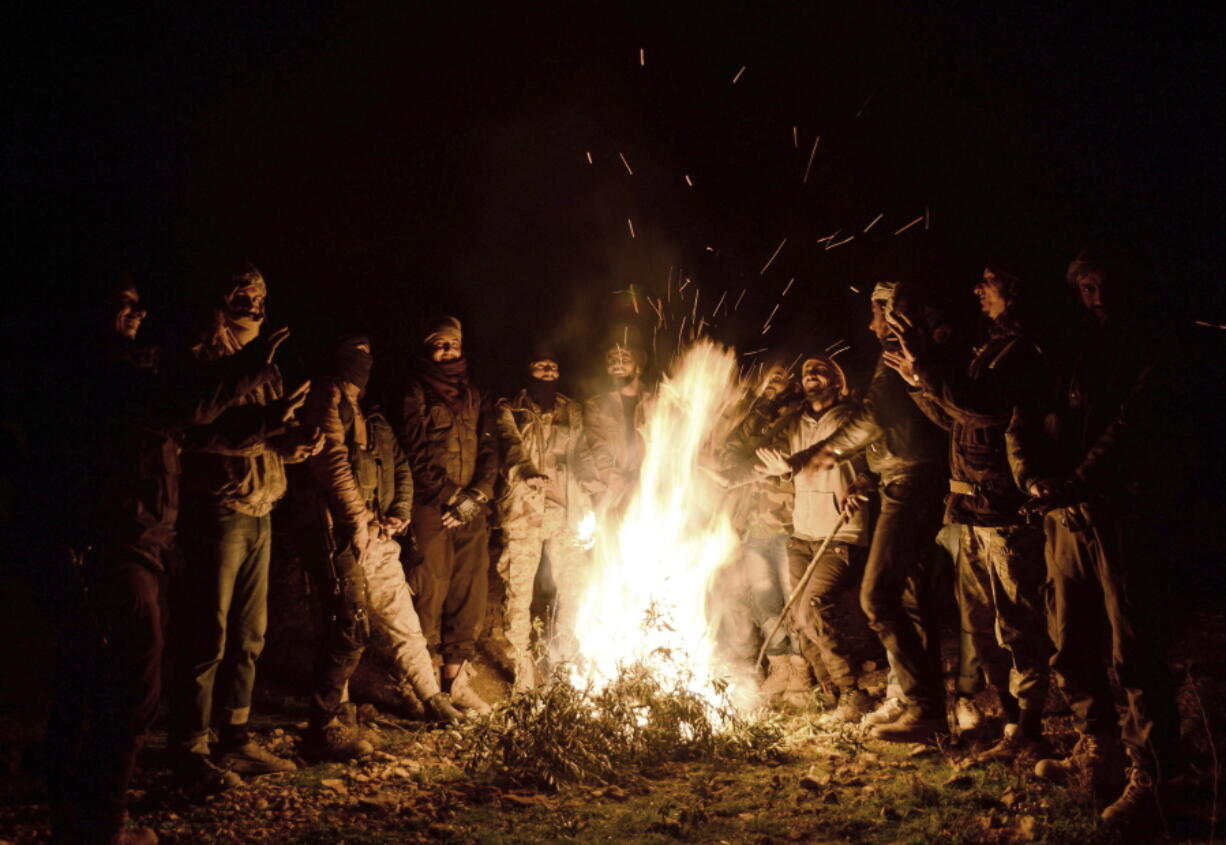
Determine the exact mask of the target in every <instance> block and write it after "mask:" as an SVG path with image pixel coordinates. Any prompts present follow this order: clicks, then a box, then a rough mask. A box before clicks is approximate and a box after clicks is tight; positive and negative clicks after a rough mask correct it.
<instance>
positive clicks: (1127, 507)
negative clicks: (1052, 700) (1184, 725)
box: [1009, 250, 1183, 822]
mask: <svg viewBox="0 0 1226 845" xmlns="http://www.w3.org/2000/svg"><path fill="white" fill-rule="evenodd" d="M1068 281H1069V283H1070V284H1071V285H1074V286H1076V289H1077V293H1078V295H1079V297H1080V300H1081V305H1082V307H1083V313H1084V316H1085V318H1086V319H1085V321H1084V333H1083V334H1082V335H1081V336H1080V337H1078V338H1077V342H1076V345H1075V347H1074V348H1073V349H1072V350H1070V351H1069V352H1068V353H1067V354H1066V355H1064V356H1062V357H1061V359H1060V360H1058V361H1057V362H1056V365H1055V371H1056V377H1055V379H1054V383H1053V384H1052V385H1051V389H1050V390H1048V391H1044V392H1043V394H1042V397H1043V398H1042V399H1040V400H1038V401H1035V402H1033V403H1029V404H1027V405H1024V406H1022V407H1020V408H1019V409H1018V411H1017V413H1016V414H1015V416H1014V419H1013V421H1012V422H1011V424H1010V427H1009V436H1010V449H1011V451H1010V461H1011V462H1012V464H1013V470H1014V476H1015V478H1016V479H1017V482H1018V484H1019V485H1021V487H1022V488H1023V489H1025V490H1026V491H1028V492H1029V493H1030V494H1031V495H1032V496H1033V497H1034V498H1033V499H1032V500H1031V501H1030V502H1028V503H1027V505H1026V506H1025V510H1026V511H1028V512H1030V513H1036V514H1039V513H1041V514H1044V517H1043V530H1044V533H1045V535H1046V546H1045V552H1046V558H1047V579H1048V584H1049V585H1050V589H1051V593H1050V595H1049V599H1048V601H1049V605H1048V624H1049V626H1050V630H1051V634H1052V641H1053V643H1054V645H1055V650H1056V651H1055V655H1054V656H1053V657H1052V661H1051V666H1052V669H1053V671H1054V672H1055V674H1056V680H1057V682H1058V684H1059V686H1060V689H1061V690H1062V691H1063V692H1064V694H1065V697H1066V698H1067V699H1068V701H1069V704H1070V706H1071V707H1072V710H1073V714H1074V716H1075V719H1076V723H1077V729H1078V731H1079V733H1080V734H1081V740H1080V742H1079V743H1078V744H1077V747H1076V749H1075V750H1074V752H1073V754H1072V755H1071V756H1070V757H1068V758H1067V759H1064V760H1055V759H1048V760H1042V761H1040V762H1039V764H1038V765H1037V767H1036V768H1035V774H1037V775H1038V776H1039V777H1043V778H1048V779H1051V780H1060V781H1063V780H1067V779H1069V778H1070V776H1075V775H1081V776H1083V777H1088V779H1089V780H1090V782H1091V783H1092V784H1093V785H1094V786H1095V788H1096V792H1097V794H1098V796H1099V797H1100V798H1102V799H1104V800H1110V798H1111V797H1113V796H1115V797H1116V800H1115V801H1114V802H1113V803H1112V804H1110V805H1109V806H1108V807H1106V808H1105V809H1104V810H1103V812H1102V817H1103V819H1105V820H1109V821H1116V822H1127V821H1130V820H1133V821H1135V820H1147V819H1151V818H1153V817H1154V814H1155V813H1158V812H1159V811H1160V804H1159V800H1158V798H1159V790H1158V786H1159V785H1161V783H1162V782H1163V781H1165V780H1167V779H1169V778H1171V777H1172V776H1173V774H1174V773H1175V771H1176V750H1177V745H1178V739H1179V715H1178V712H1177V710H1176V707H1175V696H1174V688H1173V684H1172V681H1171V678H1170V675H1169V674H1168V671H1167V668H1166V665H1165V654H1166V645H1167V643H1168V633H1167V631H1168V619H1167V616H1166V613H1165V611H1166V610H1167V601H1166V595H1167V594H1166V589H1165V583H1166V581H1167V573H1166V571H1165V570H1164V567H1163V559H1164V556H1165V555H1167V554H1169V552H1168V550H1167V549H1166V548H1165V543H1164V540H1165V536H1164V532H1167V531H1169V526H1170V525H1171V524H1172V522H1173V521H1174V519H1175V516H1174V514H1173V513H1172V512H1171V508H1172V506H1176V507H1177V506H1178V502H1179V499H1178V497H1175V496H1171V495H1169V485H1170V478H1171V474H1172V472H1174V470H1172V469H1171V468H1172V467H1175V466H1178V464H1179V460H1178V454H1179V450H1180V449H1181V448H1183V444H1182V443H1181V442H1180V440H1179V438H1178V436H1176V429H1175V428H1174V425H1173V423H1172V417H1174V418H1175V419H1176V420H1177V419H1178V416H1179V411H1178V405H1177V402H1176V397H1175V396H1174V395H1173V393H1174V390H1173V387H1174V386H1175V383H1176V382H1175V380H1174V379H1175V376H1174V371H1173V370H1172V369H1171V367H1170V365H1169V363H1168V362H1167V361H1166V360H1164V357H1163V356H1162V355H1160V349H1162V348H1163V344H1161V343H1160V341H1159V338H1158V337H1157V334H1158V333H1157V332H1155V331H1154V326H1153V320H1152V317H1150V316H1149V315H1148V314H1146V313H1144V312H1143V311H1142V309H1141V308H1140V307H1139V302H1138V300H1139V298H1140V291H1141V290H1142V285H1144V284H1146V283H1148V282H1149V280H1148V279H1146V278H1144V277H1143V274H1142V273H1140V272H1139V271H1138V269H1137V267H1136V265H1135V263H1134V261H1133V260H1132V259H1131V258H1130V257H1129V256H1127V255H1124V254H1122V253H1119V252H1114V251H1110V250H1097V251H1096V250H1086V251H1084V252H1082V253H1081V254H1080V255H1079V256H1078V257H1077V259H1076V260H1074V261H1073V262H1072V264H1070V265H1069V269H1068ZM1104 627H1109V628H1110V630H1111V654H1110V662H1111V664H1112V666H1113V668H1114V670H1115V675H1116V677H1117V678H1118V680H1119V683H1120V686H1121V687H1123V689H1124V693H1125V698H1126V701H1127V707H1126V711H1125V715H1124V719H1123V724H1122V731H1121V728H1120V724H1119V721H1118V719H1117V715H1116V710H1115V704H1114V699H1113V696H1112V693H1111V685H1110V682H1109V680H1108V675H1107V658H1106V656H1105V655H1104V654H1103V639H1102V629H1103V628H1104ZM1121 739H1122V740H1123V744H1124V746H1125V748H1126V750H1127V753H1128V757H1129V759H1130V761H1131V766H1130V767H1129V769H1128V782H1127V786H1126V787H1125V789H1124V791H1123V793H1122V794H1121V793H1119V792H1118V789H1119V787H1120V780H1119V778H1120V775H1121V774H1122V769H1123V767H1122V765H1121V763H1122V761H1121V754H1120V740H1121Z"/></svg>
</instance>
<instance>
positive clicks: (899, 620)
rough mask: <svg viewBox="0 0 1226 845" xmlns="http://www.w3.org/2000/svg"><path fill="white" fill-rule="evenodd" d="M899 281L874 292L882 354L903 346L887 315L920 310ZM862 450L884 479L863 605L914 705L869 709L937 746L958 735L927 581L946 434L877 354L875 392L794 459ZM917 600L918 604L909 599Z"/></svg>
mask: <svg viewBox="0 0 1226 845" xmlns="http://www.w3.org/2000/svg"><path fill="white" fill-rule="evenodd" d="M906 294H907V291H905V290H904V288H903V286H902V285H901V284H900V283H898V282H880V283H878V284H877V285H876V286H875V287H874V288H873V292H872V296H871V302H870V304H871V307H872V315H873V316H872V320H871V321H870V323H869V330H870V331H871V332H872V333H873V334H874V335H875V336H876V337H877V340H878V342H879V343H880V344H881V346H882V349H883V352H884V351H885V350H889V349H896V348H897V343H898V341H897V339H896V338H895V337H894V330H893V329H892V328H891V327H890V325H889V323H888V322H887V320H886V317H887V316H888V315H889V314H890V313H891V312H893V311H895V310H902V311H905V310H906V309H907V308H908V307H913V303H909V302H908V301H907V298H906ZM860 452H863V453H864V455H865V458H866V459H867V462H868V468H869V472H870V473H871V474H872V475H873V476H875V477H876V478H875V480H876V482H877V489H878V492H879V494H880V496H881V511H880V513H879V515H878V517H877V523H876V525H875V526H874V528H873V536H872V541H871V544H870V545H869V552H868V561H867V562H866V563H865V566H864V578H863V581H862V582H861V586H860V605H861V607H862V608H863V610H864V615H865V616H867V617H868V622H869V627H871V628H872V629H873V630H874V631H875V632H876V633H877V636H878V637H879V638H880V640H881V645H882V646H883V647H884V648H885V650H886V654H887V657H888V658H889V661H890V668H891V670H892V671H893V673H894V675H895V677H896V678H897V679H898V683H899V686H900V688H901V692H902V695H903V698H904V699H905V703H906V706H905V708H903V709H901V711H897V712H896V713H895V714H892V715H896V718H894V719H893V720H892V721H883V720H882V719H881V718H878V714H876V713H870V714H868V715H867V716H866V717H865V719H866V720H868V721H869V722H870V723H873V724H875V725H876V726H875V727H874V728H873V729H872V733H871V736H873V737H874V738H876V739H884V740H888V741H892V742H925V743H935V742H937V741H938V740H939V739H941V738H942V737H944V736H946V735H948V733H949V723H948V721H947V719H946V715H945V686H944V682H943V679H942V677H941V644H940V625H939V620H938V619H936V618H935V613H936V611H935V602H934V599H935V597H934V596H931V595H921V594H920V591H919V590H918V588H917V585H918V584H922V583H923V582H924V581H925V578H924V577H923V573H924V572H925V571H926V570H927V569H930V568H931V567H932V566H933V561H932V555H933V554H935V551H934V547H935V543H934V542H933V540H934V538H935V537H936V535H937V532H938V531H939V530H940V527H941V503H942V500H943V495H942V494H943V489H945V488H946V487H947V481H946V478H947V476H946V475H945V473H946V471H947V470H946V463H945V454H944V453H945V439H944V437H943V436H942V432H941V430H940V429H938V428H937V427H936V426H934V425H933V424H932V423H931V422H929V421H928V419H926V418H925V417H924V415H923V414H922V413H921V412H920V410H919V408H917V407H916V406H915V403H914V402H912V401H911V399H910V397H909V396H908V394H907V385H906V383H905V382H904V381H903V380H902V378H901V377H900V376H899V375H898V374H897V373H895V372H893V371H892V370H891V369H890V368H889V367H888V366H886V364H885V361H884V358H882V359H878V362H877V368H876V370H875V371H874V373H873V378H872V382H871V383H870V384H869V388H868V393H867V394H866V395H865V397H864V400H863V401H862V402H861V403H860V404H859V406H858V407H857V408H856V409H855V411H854V412H853V413H852V414H850V415H849V416H848V418H847V419H846V420H844V421H843V423H842V425H840V426H839V428H838V430H837V431H835V432H833V433H831V434H830V435H829V436H828V437H826V438H825V439H823V440H822V441H820V442H818V443H816V444H814V445H813V446H811V447H810V448H809V449H806V450H804V451H803V452H800V453H798V454H796V455H793V456H792V457H791V458H790V459H789V463H790V464H791V465H792V467H793V469H794V470H797V471H798V470H800V469H802V468H803V467H805V466H806V465H809V466H810V467H812V468H814V469H831V468H832V467H834V466H835V465H836V464H837V463H840V462H843V461H847V460H850V459H851V458H853V457H855V456H856V455H857V454H858V453H860ZM911 604H915V605H916V606H915V607H911V606H909V605H911Z"/></svg>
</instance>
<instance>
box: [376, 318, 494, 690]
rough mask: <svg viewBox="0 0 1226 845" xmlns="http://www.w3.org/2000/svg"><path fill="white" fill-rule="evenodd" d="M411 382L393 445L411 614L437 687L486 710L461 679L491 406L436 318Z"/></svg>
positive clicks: (471, 649) (489, 474)
mask: <svg viewBox="0 0 1226 845" xmlns="http://www.w3.org/2000/svg"><path fill="white" fill-rule="evenodd" d="M418 364H419V369H418V372H417V376H416V379H415V380H414V381H413V382H412V383H411V384H410V385H409V388H408V390H407V391H406V392H405V394H404V396H403V397H402V399H401V404H400V408H401V419H400V427H399V432H398V433H399V436H400V443H401V446H402V447H403V449H404V451H405V453H406V454H407V455H408V456H409V465H410V466H411V467H412V470H413V528H412V530H413V536H414V538H415V540H416V545H417V549H418V552H419V560H417V561H416V562H415V564H414V566H413V569H412V571H411V572H410V574H409V585H410V586H411V587H412V589H413V593H414V595H416V596H417V613H418V616H419V617H420V619H421V626H422V630H423V631H424V632H425V634H426V641H427V642H428V643H429V644H430V649H431V651H432V652H433V653H435V654H438V655H440V656H441V657H442V661H443V669H442V677H441V684H440V685H441V688H442V691H443V692H445V693H448V694H449V695H450V696H451V700H452V702H453V703H454V704H455V706H457V707H459V708H461V709H462V710H473V711H475V712H477V713H487V712H489V710H490V706H489V704H487V703H486V702H485V701H484V700H483V699H482V698H481V696H480V695H478V694H477V691H476V690H474V689H473V688H472V686H471V685H470V683H469V676H470V674H471V667H470V666H469V665H468V664H469V662H470V661H471V660H472V658H473V656H474V654H475V648H476V643H477V635H478V634H479V633H480V630H481V623H482V622H483V621H484V620H485V602H486V597H487V595H488V590H489V566H490V560H489V531H488V528H487V525H486V520H487V517H486V514H487V505H488V503H489V501H490V499H491V498H492V497H493V495H494V482H495V480H496V479H497V476H498V444H497V440H496V438H495V436H494V414H493V408H492V407H491V406H490V403H489V401H488V399H487V397H486V395H485V393H484V391H481V390H478V389H477V388H476V387H474V386H473V385H471V384H470V383H469V374H468V361H467V360H466V359H465V358H464V347H463V334H462V332H461V326H460V321H459V320H457V319H456V318H454V317H443V318H441V319H439V320H437V321H436V322H435V323H434V324H433V325H432V326H431V328H430V331H429V332H428V333H427V334H426V336H425V338H424V339H423V341H422V357H421V359H420V360H419V362H418Z"/></svg>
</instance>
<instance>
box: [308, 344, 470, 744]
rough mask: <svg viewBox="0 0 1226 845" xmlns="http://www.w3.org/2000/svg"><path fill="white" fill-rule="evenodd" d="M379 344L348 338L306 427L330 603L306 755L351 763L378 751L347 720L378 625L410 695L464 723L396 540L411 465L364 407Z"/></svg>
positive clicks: (313, 510) (376, 415)
mask: <svg viewBox="0 0 1226 845" xmlns="http://www.w3.org/2000/svg"><path fill="white" fill-rule="evenodd" d="M373 360H374V359H373V358H372V356H371V352H370V341H369V340H368V339H367V338H366V337H365V336H363V335H347V336H345V337H343V338H341V340H340V342H339V343H338V344H337V345H336V347H335V348H334V349H333V351H332V353H331V354H330V355H329V356H328V357H327V358H326V360H325V361H324V364H323V366H322V367H321V372H320V373H318V375H317V376H316V378H315V379H314V381H313V383H312V387H311V392H310V394H309V395H308V396H307V401H306V405H305V406H304V407H303V409H302V420H303V423H304V424H305V425H310V426H316V427H318V428H319V429H320V431H322V432H323V435H324V445H323V448H322V449H321V450H320V452H319V454H317V455H314V456H313V457H311V458H309V459H308V460H307V468H308V470H309V477H310V486H311V488H312V490H311V492H312V494H313V495H308V496H306V497H304V499H303V501H302V507H301V508H300V510H303V511H306V512H307V513H303V514H299V516H300V517H303V519H302V520H301V521H302V522H308V521H310V520H311V517H314V522H315V525H314V526H313V527H314V529H315V530H314V531H312V532H310V533H311V534H312V536H315V537H321V536H322V538H323V540H324V542H322V543H315V544H304V552H305V553H304V555H303V557H304V559H305V560H306V561H307V563H308V569H309V571H310V572H311V575H312V576H313V577H314V578H315V579H316V581H317V583H318V584H319V587H320V589H319V590H318V594H319V595H320V596H321V599H322V602H323V604H324V608H323V610H324V612H323V619H324V635H323V642H322V643H321V648H320V651H319V655H318V658H317V660H316V668H315V691H314V693H313V694H312V696H311V720H310V725H309V727H308V729H307V735H306V741H305V744H304V747H303V753H304V755H305V756H306V757H307V758H308V759H312V760H338V759H339V760H344V759H352V758H354V757H358V756H361V755H362V754H365V753H369V752H370V751H371V747H370V745H369V743H367V742H366V741H365V740H362V739H361V738H360V737H358V736H356V734H355V733H354V732H353V731H351V730H350V729H349V728H348V727H346V726H345V725H344V724H343V722H342V720H341V718H340V715H341V712H342V709H343V707H344V702H345V700H346V698H347V693H348V684H349V679H350V678H351V677H352V676H353V673H354V671H356V670H357V667H358V663H359V662H360V661H361V659H362V653H363V651H364V650H365V647H366V644H367V640H368V637H369V633H370V630H369V626H370V624H371V623H373V624H375V625H377V626H378V627H379V629H380V630H381V631H382V632H383V633H384V635H385V636H386V637H387V639H388V640H389V642H390V644H391V649H392V655H393V657H394V659H395V661H396V665H397V667H398V669H399V670H400V672H401V673H402V674H403V676H404V678H405V680H406V683H407V685H408V686H409V688H410V690H411V692H412V693H413V694H414V695H416V696H417V697H418V698H420V699H421V700H422V701H424V702H426V703H427V706H428V707H429V708H430V710H431V712H432V714H433V715H434V716H435V717H436V718H441V719H450V718H458V717H459V714H458V713H456V711H455V709H454V708H453V707H452V706H451V703H450V701H448V700H447V696H446V694H444V693H441V692H440V691H439V685H438V680H437V679H436V678H435V676H434V666H433V664H432V662H431V660H430V654H429V651H428V650H427V647H426V638H425V637H424V636H423V635H422V631H421V623H420V622H419V621H418V618H417V611H416V610H415V609H414V608H413V598H412V594H411V593H410V592H409V587H408V584H407V583H405V577H404V569H403V568H402V567H401V565H400V544H399V543H398V542H397V541H396V537H397V535H399V534H401V533H402V532H403V531H404V530H405V529H406V528H407V527H408V525H409V520H410V519H411V517H412V504H413V476H412V473H411V471H410V470H409V464H408V459H407V458H406V457H405V455H404V452H403V451H401V449H400V445H399V444H398V443H397V442H396V437H395V434H394V433H393V432H392V428H391V426H390V425H389V424H388V422H387V420H386V418H384V416H383V413H382V411H380V410H379V408H378V406H377V405H372V404H368V403H364V402H361V401H360V400H361V398H362V397H363V396H364V395H365V390H366V385H367V382H368V381H369V380H370V370H371V366H372V364H373Z"/></svg>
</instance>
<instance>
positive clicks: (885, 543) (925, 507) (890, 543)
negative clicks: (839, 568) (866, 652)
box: [860, 481, 945, 717]
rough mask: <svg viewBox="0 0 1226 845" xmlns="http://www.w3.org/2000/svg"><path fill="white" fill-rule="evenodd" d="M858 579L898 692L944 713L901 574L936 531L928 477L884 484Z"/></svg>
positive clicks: (935, 671)
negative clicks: (861, 579) (870, 541)
mask: <svg viewBox="0 0 1226 845" xmlns="http://www.w3.org/2000/svg"><path fill="white" fill-rule="evenodd" d="M881 498H882V504H881V513H880V516H879V517H878V519H877V527H876V529H875V530H874V532H873V543H872V546H871V548H870V550H869V557H868V563H867V565H866V567H865V572H864V580H863V583H862V585H861V591H860V602H861V606H862V607H863V609H864V613H865V615H866V616H867V617H868V621H869V626H870V627H871V628H872V629H873V630H874V631H875V632H876V633H877V636H878V637H879V638H880V639H881V644H882V645H883V646H884V647H885V649H886V651H887V652H889V654H890V657H891V659H892V665H893V667H894V671H895V673H896V674H897V676H898V681H899V685H900V686H901V688H902V691H903V695H904V696H905V698H906V699H907V700H908V701H909V702H911V703H912V704H913V705H914V706H915V707H917V708H918V709H919V710H920V711H921V713H922V714H923V715H924V716H926V717H935V716H938V715H944V712H945V708H944V698H945V696H944V687H943V684H942V682H941V672H940V664H939V663H937V664H936V665H934V662H933V659H932V655H933V652H934V651H935V649H932V648H931V646H932V645H934V643H932V642H931V640H933V639H934V638H932V637H928V636H927V635H926V633H925V631H924V630H923V628H922V626H921V625H919V624H917V622H916V621H915V619H913V618H912V615H911V614H909V613H908V612H907V609H906V607H905V604H904V591H905V589H906V584H907V579H908V577H911V576H913V575H915V574H916V572H917V571H918V570H919V569H920V560H919V558H920V555H922V554H925V553H927V551H928V550H927V546H928V545H930V544H931V543H932V538H933V537H934V536H936V532H937V522H938V520H939V514H938V512H937V506H938V505H939V503H940V498H939V491H938V490H937V489H936V487H935V485H933V484H931V483H922V482H917V481H912V482H908V483H892V484H888V485H886V486H885V487H884V488H883V490H882V494H881Z"/></svg>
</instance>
